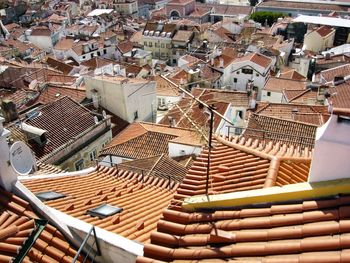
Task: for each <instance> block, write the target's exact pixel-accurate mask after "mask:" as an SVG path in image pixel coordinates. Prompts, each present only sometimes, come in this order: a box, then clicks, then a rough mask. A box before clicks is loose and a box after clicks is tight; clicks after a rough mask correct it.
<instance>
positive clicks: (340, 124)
mask: <svg viewBox="0 0 350 263" xmlns="http://www.w3.org/2000/svg"><path fill="white" fill-rule="evenodd" d="M349 134H350V110H348V109H336V108H334V109H333V114H332V115H331V117H330V119H329V120H328V121H327V123H325V124H324V125H323V126H321V127H319V128H318V129H317V132H316V143H315V149H314V154H313V158H312V162H311V168H310V174H309V179H308V181H309V182H320V181H328V180H335V179H343V178H349V177H350V174H349V171H350V162H349V156H350V137H349Z"/></svg>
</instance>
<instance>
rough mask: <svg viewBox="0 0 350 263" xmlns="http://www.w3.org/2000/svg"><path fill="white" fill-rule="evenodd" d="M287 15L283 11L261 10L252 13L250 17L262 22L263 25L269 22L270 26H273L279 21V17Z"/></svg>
mask: <svg viewBox="0 0 350 263" xmlns="http://www.w3.org/2000/svg"><path fill="white" fill-rule="evenodd" d="M285 16H286V15H285V14H283V13H275V12H269V11H259V12H255V13H253V14H251V15H250V19H253V20H254V21H256V22H258V23H261V24H262V25H265V23H267V24H268V25H269V26H271V25H272V24H273V23H275V22H276V21H277V19H278V18H279V17H285Z"/></svg>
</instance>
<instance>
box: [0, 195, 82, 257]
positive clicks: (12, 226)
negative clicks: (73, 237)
mask: <svg viewBox="0 0 350 263" xmlns="http://www.w3.org/2000/svg"><path fill="white" fill-rule="evenodd" d="M0 205H1V209H0V229H1V230H0V232H1V246H0V259H1V261H2V262H12V260H13V259H14V258H15V257H16V256H17V255H18V253H19V251H20V249H21V248H23V246H24V242H25V241H27V239H28V238H29V237H30V236H31V235H32V233H33V231H34V230H35V229H36V228H37V227H36V225H35V222H34V220H35V219H39V217H38V216H37V215H36V214H35V213H34V212H33V210H32V208H31V206H30V204H29V203H28V202H27V201H25V200H23V199H22V198H20V197H18V196H16V195H14V194H12V193H10V192H7V191H5V190H3V189H1V188H0ZM76 253H77V252H76V250H75V249H74V248H73V247H72V246H71V245H70V244H69V243H68V242H67V241H66V239H65V238H64V237H63V235H62V234H61V232H60V231H59V230H57V229H56V228H55V227H54V226H52V225H51V224H50V223H48V224H47V225H46V227H45V228H44V230H43V232H41V234H40V235H39V237H38V239H37V240H36V241H35V242H34V244H33V246H32V247H31V248H30V250H29V252H28V254H27V255H26V256H25V258H24V261H23V262H37V263H41V262H60V263H63V262H66V263H68V262H72V260H73V257H74V256H75V254H76ZM78 261H79V262H81V257H79V260H78Z"/></svg>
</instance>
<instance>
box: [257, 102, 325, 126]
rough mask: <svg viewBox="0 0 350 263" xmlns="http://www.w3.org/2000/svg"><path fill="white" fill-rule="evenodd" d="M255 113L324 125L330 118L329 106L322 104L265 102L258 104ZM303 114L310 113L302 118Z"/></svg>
mask: <svg viewBox="0 0 350 263" xmlns="http://www.w3.org/2000/svg"><path fill="white" fill-rule="evenodd" d="M259 104H260V103H259ZM255 113H257V114H260V115H265V116H270V117H277V118H280V119H285V120H295V121H300V122H304V123H309V124H316V125H322V124H323V123H325V122H326V121H327V120H328V118H329V114H328V108H327V106H321V105H305V104H283V103H266V104H264V103H263V106H262V107H259V106H258V109H257V110H256V111H255ZM302 115H308V118H307V119H303V118H301V116H302Z"/></svg>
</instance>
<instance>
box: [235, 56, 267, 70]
mask: <svg viewBox="0 0 350 263" xmlns="http://www.w3.org/2000/svg"><path fill="white" fill-rule="evenodd" d="M242 61H251V62H253V63H255V64H257V65H259V66H260V67H263V68H267V67H269V66H270V65H271V62H272V60H271V58H269V57H266V56H264V55H262V54H259V53H250V54H248V55H245V56H243V57H240V58H236V59H235V62H242Z"/></svg>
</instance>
